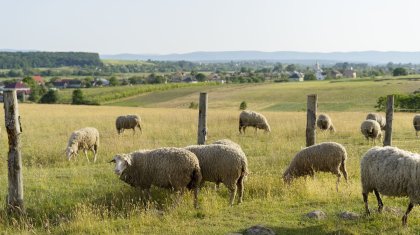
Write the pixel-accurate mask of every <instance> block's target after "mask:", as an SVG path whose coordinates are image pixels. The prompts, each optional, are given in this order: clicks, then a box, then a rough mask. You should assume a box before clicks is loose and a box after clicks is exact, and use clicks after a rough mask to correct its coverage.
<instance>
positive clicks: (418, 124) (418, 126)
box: [413, 114, 420, 137]
mask: <svg viewBox="0 0 420 235" xmlns="http://www.w3.org/2000/svg"><path fill="white" fill-rule="evenodd" d="M413 126H414V129H415V130H416V136H417V137H419V131H420V114H416V115H414V118H413Z"/></svg>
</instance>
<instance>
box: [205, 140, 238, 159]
mask: <svg viewBox="0 0 420 235" xmlns="http://www.w3.org/2000/svg"><path fill="white" fill-rule="evenodd" d="M212 144H222V145H228V146H231V147H234V148H236V149H238V150H240V151H242V152H243V150H242V147H241V146H240V145H239V144H238V143H235V142H233V141H232V140H230V139H221V140H216V141H214V142H213V143H212ZM244 155H245V153H244Z"/></svg>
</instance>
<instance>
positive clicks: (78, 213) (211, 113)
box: [0, 80, 420, 234]
mask: <svg viewBox="0 0 420 235" xmlns="http://www.w3.org/2000/svg"><path fill="white" fill-rule="evenodd" d="M419 87H420V81H411V80H384V81H357V82H335V83H334V82H308V83H306V82H305V83H287V84H272V83H271V84H257V85H255V84H254V85H250V84H247V85H243V84H242V85H222V86H209V87H182V88H177V89H170V90H166V91H156V92H149V93H144V94H141V95H139V96H138V97H134V96H133V97H129V98H125V99H124V100H118V101H116V102H115V103H113V104H112V105H113V106H72V105H39V104H20V106H19V111H20V115H21V122H22V130H23V132H22V160H23V180H24V200H25V207H26V212H27V213H26V215H25V216H24V217H22V218H20V219H16V218H10V217H8V216H7V214H6V212H5V211H4V207H3V206H2V207H0V234H12V233H18V234H19V233H21V234H32V233H34V234H45V233H53V234H121V233H123V234H125V233H128V234H139V233H141V234H227V233H234V232H243V231H244V230H245V229H246V228H248V227H250V226H253V225H257V224H261V225H265V226H267V227H270V228H272V229H273V230H274V231H275V232H276V233H277V234H326V233H327V234H366V233H370V234H372V233H374V234H378V233H380V234H396V233H399V234H414V233H420V209H419V208H417V207H415V208H414V209H413V211H412V212H411V213H410V216H409V218H408V227H406V228H404V227H402V226H401V217H402V215H403V213H404V212H405V209H406V207H407V205H408V199H407V198H392V197H386V196H384V197H383V202H384V205H385V210H384V212H383V213H382V214H379V213H377V212H376V211H375V209H376V207H377V203H376V199H375V196H374V195H373V194H370V195H369V205H370V207H371V209H372V214H371V216H369V217H368V216H365V215H364V204H363V200H362V195H361V184H360V176H359V174H360V159H361V157H362V156H363V154H364V153H365V152H366V151H367V150H368V149H369V148H371V147H372V146H373V144H372V143H368V142H367V141H366V140H365V139H364V138H363V137H362V134H361V133H360V124H361V122H362V121H363V120H364V118H365V117H366V114H367V112H369V111H375V110H374V108H373V106H374V105H375V103H376V99H377V98H378V97H379V96H383V95H387V94H391V93H406V92H412V91H414V90H417V89H418V88H419ZM176 91H179V92H176ZM199 91H207V92H208V94H209V109H208V140H207V142H208V143H211V142H213V141H215V140H218V139H224V138H229V139H231V140H233V141H235V142H237V143H239V144H240V145H241V146H242V148H243V150H244V152H245V153H246V155H247V157H248V164H249V170H250V174H249V175H248V177H247V180H246V182H245V194H244V202H243V203H242V204H240V205H237V204H235V205H234V206H232V207H230V206H229V205H228V200H229V193H228V190H227V189H226V187H224V186H223V185H221V187H220V189H219V190H218V191H216V190H215V189H214V184H212V183H206V185H205V186H204V187H203V188H202V189H201V191H200V194H199V205H200V208H199V209H195V208H194V207H193V198H192V194H191V193H187V194H185V195H184V196H183V197H182V200H181V202H179V203H176V196H175V194H174V193H171V192H170V191H168V190H165V189H160V188H152V198H153V200H152V201H150V202H149V203H148V204H147V205H146V206H144V205H143V203H142V202H141V200H140V196H139V192H138V191H136V190H135V189H134V188H132V187H130V186H128V185H127V184H125V183H124V182H122V181H121V180H119V179H118V177H117V176H116V175H115V174H114V173H113V169H114V164H111V163H108V162H109V161H110V160H111V159H112V158H113V156H114V155H115V154H117V153H128V152H131V151H135V150H138V149H150V148H158V147H164V146H176V147H183V146H187V145H191V144H195V143H196V141H197V122H198V110H195V109H187V108H186V104H189V103H190V102H198V92H199ZM311 93H317V94H318V100H319V106H318V112H319V113H321V112H327V113H328V114H329V115H330V117H331V118H332V120H333V122H334V125H335V126H336V129H337V132H336V133H330V132H320V131H318V130H317V139H316V142H317V143H320V142H326V141H335V142H338V143H341V144H343V145H344V146H345V147H346V149H347V152H348V155H349V157H348V160H347V170H348V173H349V182H347V183H346V182H345V181H344V180H342V182H341V183H340V185H339V191H338V192H336V190H335V182H336V176H334V175H332V174H326V173H317V174H316V175H315V178H314V179H312V178H310V177H309V178H307V179H305V178H299V179H297V180H296V181H294V182H293V183H292V184H291V185H290V186H289V185H285V184H284V183H283V181H282V178H281V177H282V173H283V171H284V170H285V169H286V167H287V166H288V164H289V163H290V161H291V159H292V158H293V157H294V155H295V154H296V153H297V152H298V151H300V150H301V149H302V148H303V147H305V128H306V112H305V111H306V110H305V102H306V96H307V95H308V94H311ZM242 101H247V103H248V107H249V108H250V109H253V110H257V111H260V112H261V113H263V114H264V115H265V116H266V117H267V120H268V121H269V123H270V125H271V129H272V131H271V133H270V134H265V133H263V132H262V131H261V130H259V131H257V133H254V130H253V128H248V129H247V133H246V134H244V135H239V134H238V116H239V112H240V111H239V110H238V108H239V104H240V102H242ZM127 104H128V105H127ZM136 104H137V105H136ZM130 106H131V107H130ZM0 112H1V113H0V123H4V114H3V111H0ZM123 114H138V115H140V116H141V118H142V121H143V133H142V134H140V133H138V132H137V133H136V134H134V135H133V133H132V131H130V130H126V131H125V133H124V134H123V135H121V136H118V135H117V132H116V130H115V118H116V117H117V116H119V115H123ZM413 115H414V114H413V113H395V114H394V122H393V130H394V132H393V145H394V146H397V147H400V148H402V149H405V150H409V151H413V152H420V145H419V141H420V140H419V139H417V138H416V136H415V132H414V129H413V127H412V118H413ZM86 126H92V127H96V128H97V129H98V130H99V132H100V135H101V137H100V138H101V139H100V147H99V155H98V161H97V162H96V163H92V162H88V161H87V160H86V158H85V157H84V155H83V154H79V156H78V157H77V158H76V159H72V160H71V161H68V160H67V159H66V158H65V154H64V149H65V147H66V144H67V140H68V138H69V136H70V133H71V132H72V131H73V130H76V129H79V128H81V127H86ZM377 145H380V143H377ZM7 148H8V142H7V135H6V132H5V129H4V125H2V126H1V133H0V151H1V153H0V187H1V188H0V199H1V200H4V199H5V197H6V193H7V151H8V149H7ZM89 157H90V159H91V160H92V157H93V156H92V154H91V153H89ZM313 210H323V211H324V212H326V214H327V218H326V219H324V220H312V219H308V218H306V217H305V214H306V213H308V212H311V211H313ZM344 211H352V212H355V213H358V214H360V215H361V217H360V218H359V219H356V220H344V219H341V218H340V217H339V216H338V215H339V214H340V213H341V212H344Z"/></svg>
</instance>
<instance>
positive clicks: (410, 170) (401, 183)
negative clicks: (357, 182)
mask: <svg viewBox="0 0 420 235" xmlns="http://www.w3.org/2000/svg"><path fill="white" fill-rule="evenodd" d="M419 169H420V155H419V154H416V153H411V152H408V151H404V150H401V149H398V148H396V147H390V146H387V147H373V148H371V149H369V150H368V151H367V152H366V153H365V155H364V156H363V158H362V160H361V162H360V174H361V181H362V195H363V201H364V203H365V209H366V213H367V214H368V215H369V214H370V211H369V206H368V194H369V193H370V192H372V191H373V192H374V193H375V195H376V199H377V201H378V212H381V211H382V208H383V205H384V204H383V203H382V199H381V196H380V193H381V194H383V195H387V196H392V197H406V196H408V198H409V199H410V203H409V205H408V208H407V211H406V212H405V214H404V216H403V217H402V224H403V225H406V224H407V217H408V214H409V213H410V211H411V209H413V207H414V205H415V204H419V203H420V190H419V189H420V181H419V179H420V171H419Z"/></svg>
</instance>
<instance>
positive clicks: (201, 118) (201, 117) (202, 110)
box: [197, 92, 207, 144]
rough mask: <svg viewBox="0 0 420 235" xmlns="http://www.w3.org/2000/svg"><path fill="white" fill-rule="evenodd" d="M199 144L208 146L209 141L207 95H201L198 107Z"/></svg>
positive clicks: (203, 93) (202, 93)
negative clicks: (207, 140)
mask: <svg viewBox="0 0 420 235" xmlns="http://www.w3.org/2000/svg"><path fill="white" fill-rule="evenodd" d="M197 139H198V140H197V144H206V139H207V93H205V92H201V93H200V104H199V105H198V138H197Z"/></svg>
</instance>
